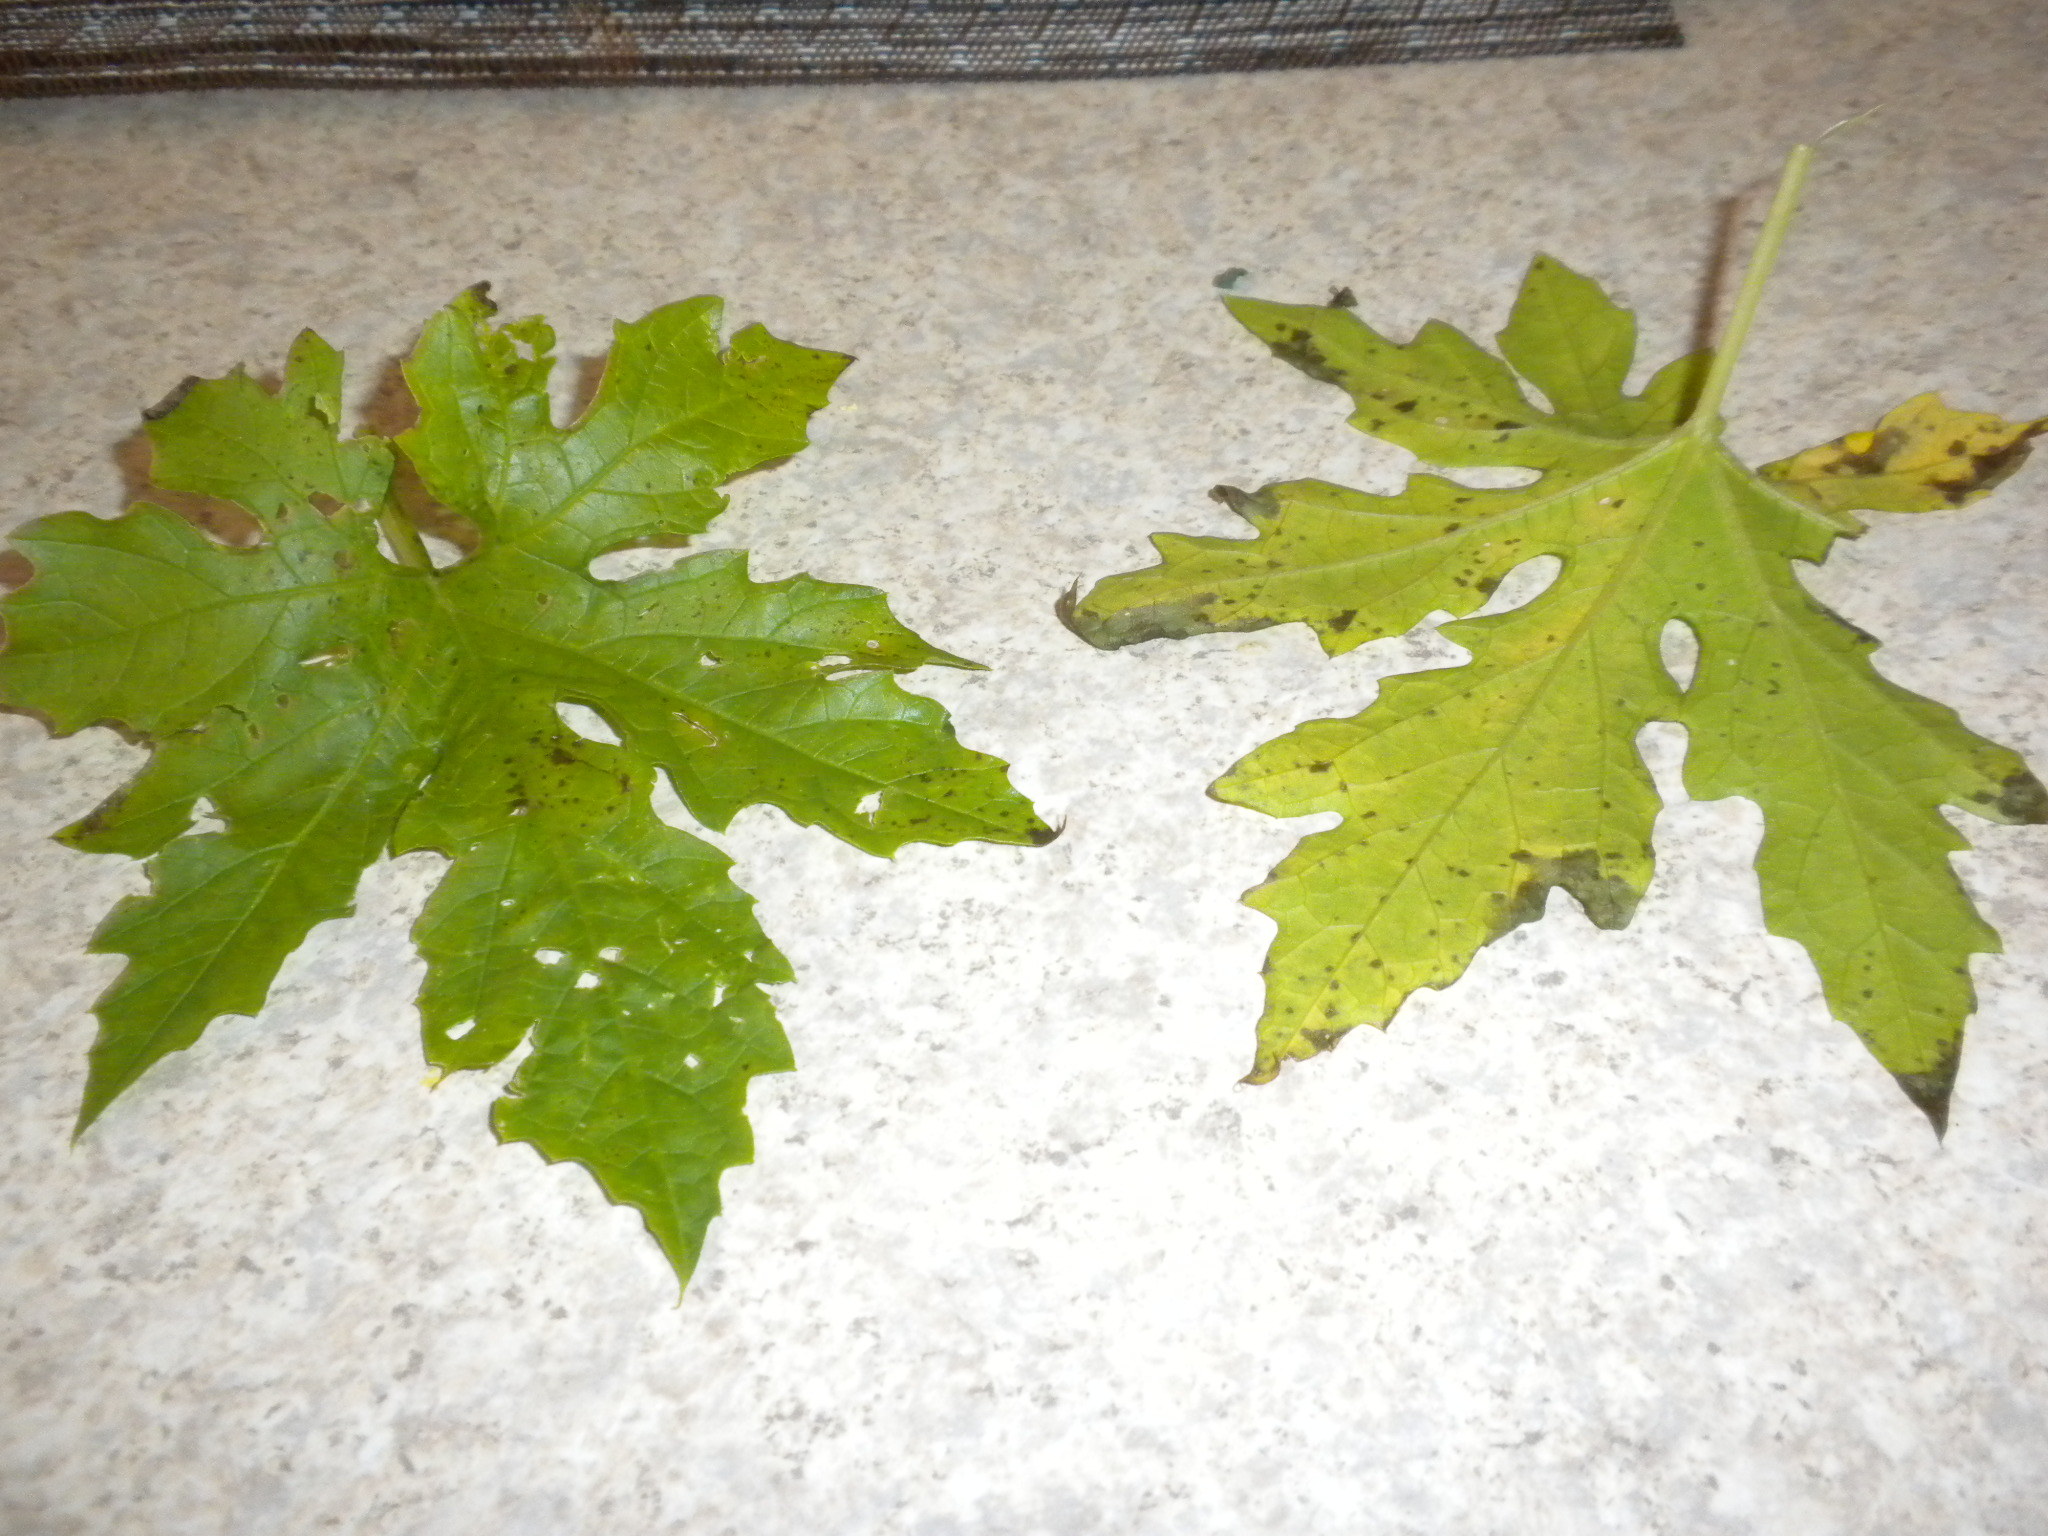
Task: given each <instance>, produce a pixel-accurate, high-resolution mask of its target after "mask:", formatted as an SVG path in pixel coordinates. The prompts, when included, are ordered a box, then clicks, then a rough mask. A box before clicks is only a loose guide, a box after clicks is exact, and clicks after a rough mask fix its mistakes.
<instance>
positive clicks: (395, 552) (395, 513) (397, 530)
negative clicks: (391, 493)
mask: <svg viewBox="0 0 2048 1536" xmlns="http://www.w3.org/2000/svg"><path fill="white" fill-rule="evenodd" d="M377 526H378V527H379V528H381V529H383V530H384V540H385V542H386V543H388V544H389V545H390V546H391V553H392V556H393V557H394V558H395V559H396V560H397V561H398V563H399V564H400V565H402V566H405V567H407V568H408V569H411V570H415V571H431V570H432V569H433V568H434V561H433V557H432V556H430V555H429V554H428V553H427V546H426V545H425V543H423V542H422V541H421V539H420V532H419V530H418V529H417V528H415V527H413V525H412V524H411V523H409V522H407V521H406V520H405V514H404V513H403V512H401V511H399V510H398V505H397V503H396V502H390V501H387V502H385V503H384V505H383V507H382V508H381V509H380V510H379V511H378V513H377Z"/></svg>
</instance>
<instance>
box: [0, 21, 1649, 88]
mask: <svg viewBox="0 0 2048 1536" xmlns="http://www.w3.org/2000/svg"><path fill="white" fill-rule="evenodd" d="M1678 42H1679V32H1678V25H1677V22H1676V21H1675V20H1674V18H1673V16H1672V14H1671V7H1670V5H1669V4H1668V3H1667V0H1248V3H1247V0H1212V3H1206V4H1204V3H1193V4H1190V3H1185V0H1183V3H1165V0H1051V3H1026V0H990V3H980V4H976V3H967V0H929V3H912V0H853V3H839V4H832V3H826V0H783V3H780V4H760V3H754V0H747V3H733V0H725V3H718V0H712V3H697V4H684V3H662V0H648V3H632V0H609V3H588V0H499V3H482V4H479V3H470V4H450V3H418V4H406V3H394V4H382V5H349V4H319V3H304V0H244V3H240V4H229V3H212V0H196V3H186V4H160V3H150V4H138V3H133V0H100V3H97V4H77V3H61V0H0V95H6V96H71V95H87V94H94V93H103V92H122V91H164V90H191V89H204V88H214V87H220V86H356V87H386V86H489V85H631V84H663V85H768V84H796V83H806V82H849V81H873V80H1030V79H1060V78H1066V79H1073V78H1079V77H1087V76H1132V75H1169V74H1189V73H1197V72H1204V71H1214V70H1250V69H1298V68H1309V67H1315V66H1321V65H1333V64H1392V63H1404V62H1410V61H1420V60H1429V59H1473V58H1491V57H1499V56H1503V55H1513V54H1538V53H1586V52H1596V51H1604V50H1609V49H1618V48H1668V47H1675V46H1677V44H1678Z"/></svg>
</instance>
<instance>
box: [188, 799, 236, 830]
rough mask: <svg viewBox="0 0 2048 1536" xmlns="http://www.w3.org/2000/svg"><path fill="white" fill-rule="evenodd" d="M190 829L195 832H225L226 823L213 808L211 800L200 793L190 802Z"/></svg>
mask: <svg viewBox="0 0 2048 1536" xmlns="http://www.w3.org/2000/svg"><path fill="white" fill-rule="evenodd" d="M192 830H193V831H194V832H196V833H204V832H225V831H226V830H227V823H226V822H224V821H222V820H221V819H220V817H219V815H218V814H217V813H216V812H215V811H214V809H213V802H212V801H211V800H209V799H207V798H206V797H205V796H204V795H201V796H200V797H199V798H198V799H197V800H194V801H193V802H192Z"/></svg>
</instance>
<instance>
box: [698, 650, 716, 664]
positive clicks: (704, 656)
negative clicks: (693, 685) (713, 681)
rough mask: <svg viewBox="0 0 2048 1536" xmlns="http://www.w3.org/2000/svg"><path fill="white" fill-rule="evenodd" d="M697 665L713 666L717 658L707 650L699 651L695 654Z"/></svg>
mask: <svg viewBox="0 0 2048 1536" xmlns="http://www.w3.org/2000/svg"><path fill="white" fill-rule="evenodd" d="M697 665H698V666H700V667H715V666H717V665H718V658H717V657H716V656H714V655H712V654H711V653H710V652H709V651H701V652H699V653H698V656H697Z"/></svg>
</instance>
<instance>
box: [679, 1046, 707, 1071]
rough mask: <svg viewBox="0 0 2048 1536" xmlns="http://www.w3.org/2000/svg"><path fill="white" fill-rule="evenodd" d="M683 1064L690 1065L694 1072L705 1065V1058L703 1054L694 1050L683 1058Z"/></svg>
mask: <svg viewBox="0 0 2048 1536" xmlns="http://www.w3.org/2000/svg"><path fill="white" fill-rule="evenodd" d="M683 1065H684V1066H686V1067H688V1068H689V1069H690V1070H691V1071H692V1072H694V1071H696V1070H697V1069H698V1068H699V1067H701V1066H703V1065H704V1058H703V1057H702V1056H699V1055H698V1054H697V1053H696V1052H695V1051H692V1052H690V1054H689V1055H687V1056H685V1057H684V1058H683Z"/></svg>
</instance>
